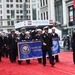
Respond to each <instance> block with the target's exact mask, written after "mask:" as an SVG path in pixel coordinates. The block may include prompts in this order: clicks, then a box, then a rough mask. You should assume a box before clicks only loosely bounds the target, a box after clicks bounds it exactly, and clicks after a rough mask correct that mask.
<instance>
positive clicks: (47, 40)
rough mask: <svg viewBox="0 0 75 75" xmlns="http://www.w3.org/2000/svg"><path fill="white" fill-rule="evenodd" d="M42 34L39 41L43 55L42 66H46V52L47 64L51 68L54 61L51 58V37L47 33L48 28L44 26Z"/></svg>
mask: <svg viewBox="0 0 75 75" xmlns="http://www.w3.org/2000/svg"><path fill="white" fill-rule="evenodd" d="M43 29H44V33H43V34H42V35H41V41H42V53H43V66H46V52H48V55H49V62H50V64H51V65H52V66H54V64H55V63H54V61H53V58H52V46H53V44H52V36H51V34H50V33H48V29H49V27H48V26H46V27H44V28H43Z"/></svg>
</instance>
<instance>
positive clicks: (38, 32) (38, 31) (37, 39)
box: [34, 29, 42, 63]
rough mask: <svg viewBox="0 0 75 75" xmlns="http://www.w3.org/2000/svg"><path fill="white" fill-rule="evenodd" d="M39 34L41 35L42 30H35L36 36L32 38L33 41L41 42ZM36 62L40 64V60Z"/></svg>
mask: <svg viewBox="0 0 75 75" xmlns="http://www.w3.org/2000/svg"><path fill="white" fill-rule="evenodd" d="M41 34H42V30H41V29H37V34H36V35H35V36H34V40H35V41H41V39H40V38H41ZM38 62H39V63H42V59H41V58H38Z"/></svg>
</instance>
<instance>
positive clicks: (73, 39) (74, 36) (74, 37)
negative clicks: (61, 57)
mask: <svg viewBox="0 0 75 75" xmlns="http://www.w3.org/2000/svg"><path fill="white" fill-rule="evenodd" d="M72 49H73V62H74V64H75V31H74V32H73V34H72Z"/></svg>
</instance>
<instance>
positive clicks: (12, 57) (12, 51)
mask: <svg viewBox="0 0 75 75" xmlns="http://www.w3.org/2000/svg"><path fill="white" fill-rule="evenodd" d="M9 48H10V52H9V55H10V61H11V62H12V63H13V62H16V54H17V50H16V35H15V31H14V30H12V31H11V34H10V35H9Z"/></svg>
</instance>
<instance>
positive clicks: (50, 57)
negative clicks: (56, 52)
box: [42, 48, 54, 65]
mask: <svg viewBox="0 0 75 75" xmlns="http://www.w3.org/2000/svg"><path fill="white" fill-rule="evenodd" d="M46 52H48V55H49V62H50V64H54V61H53V58H52V50H51V48H49V49H47V48H44V49H42V53H43V65H46Z"/></svg>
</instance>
